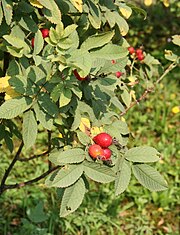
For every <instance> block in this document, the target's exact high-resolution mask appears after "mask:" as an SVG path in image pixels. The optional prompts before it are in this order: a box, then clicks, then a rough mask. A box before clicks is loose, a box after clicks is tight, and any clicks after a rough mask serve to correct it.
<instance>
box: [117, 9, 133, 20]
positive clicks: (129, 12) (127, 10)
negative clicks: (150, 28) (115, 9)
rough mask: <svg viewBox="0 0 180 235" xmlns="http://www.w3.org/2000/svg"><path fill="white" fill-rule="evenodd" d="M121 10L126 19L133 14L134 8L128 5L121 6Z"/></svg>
mask: <svg viewBox="0 0 180 235" xmlns="http://www.w3.org/2000/svg"><path fill="white" fill-rule="evenodd" d="M119 10H120V12H121V13H122V15H123V16H124V17H125V18H126V19H128V18H129V17H130V16H131V14H132V9H131V8H130V7H128V6H121V7H120V8H119Z"/></svg>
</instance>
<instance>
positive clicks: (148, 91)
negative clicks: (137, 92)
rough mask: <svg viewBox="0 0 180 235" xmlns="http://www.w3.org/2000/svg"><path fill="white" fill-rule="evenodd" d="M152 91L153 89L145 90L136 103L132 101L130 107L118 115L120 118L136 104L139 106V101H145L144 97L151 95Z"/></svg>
mask: <svg viewBox="0 0 180 235" xmlns="http://www.w3.org/2000/svg"><path fill="white" fill-rule="evenodd" d="M152 91H153V88H152V89H146V90H145V91H144V93H143V94H142V96H141V97H140V98H139V99H137V100H136V101H134V102H133V103H131V105H130V106H129V107H128V108H127V109H125V111H124V112H122V113H121V114H120V116H123V115H125V114H126V113H127V111H128V110H129V109H131V108H132V107H134V106H135V105H136V104H139V102H140V101H141V100H143V99H145V98H146V96H147V95H148V94H149V93H151V92H152Z"/></svg>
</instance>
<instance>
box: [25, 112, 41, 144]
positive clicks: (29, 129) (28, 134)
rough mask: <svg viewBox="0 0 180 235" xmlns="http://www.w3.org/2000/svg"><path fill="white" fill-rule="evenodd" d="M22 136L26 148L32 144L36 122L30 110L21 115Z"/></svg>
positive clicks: (35, 134)
mask: <svg viewBox="0 0 180 235" xmlns="http://www.w3.org/2000/svg"><path fill="white" fill-rule="evenodd" d="M22 136H23V142H24V145H25V148H26V149H28V148H30V147H31V146H33V145H34V143H35V141H36V137H37V122H36V119H35V117H34V113H33V111H31V110H29V111H27V112H25V113H24V115H23V125H22Z"/></svg>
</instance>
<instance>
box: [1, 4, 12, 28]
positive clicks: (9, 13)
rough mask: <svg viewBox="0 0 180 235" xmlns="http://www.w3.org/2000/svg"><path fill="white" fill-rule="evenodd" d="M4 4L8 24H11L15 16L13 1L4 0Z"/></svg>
mask: <svg viewBox="0 0 180 235" xmlns="http://www.w3.org/2000/svg"><path fill="white" fill-rule="evenodd" d="M2 6H3V11H4V16H5V20H6V23H7V25H10V24H11V21H12V16H13V3H12V1H11V0H2Z"/></svg>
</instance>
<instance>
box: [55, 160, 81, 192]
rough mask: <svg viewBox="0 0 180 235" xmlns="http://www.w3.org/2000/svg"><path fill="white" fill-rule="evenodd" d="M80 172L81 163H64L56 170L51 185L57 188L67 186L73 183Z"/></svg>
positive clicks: (79, 175)
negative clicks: (64, 164)
mask: <svg viewBox="0 0 180 235" xmlns="http://www.w3.org/2000/svg"><path fill="white" fill-rule="evenodd" d="M82 174H83V166H82V164H74V165H66V166H64V167H63V168H62V169H60V170H59V171H58V172H57V174H56V176H55V178H54V179H53V181H52V184H51V186H52V187H58V188H65V187H68V186H70V185H72V184H74V183H75V182H76V181H77V180H78V179H79V178H80V177H81V175H82Z"/></svg>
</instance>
